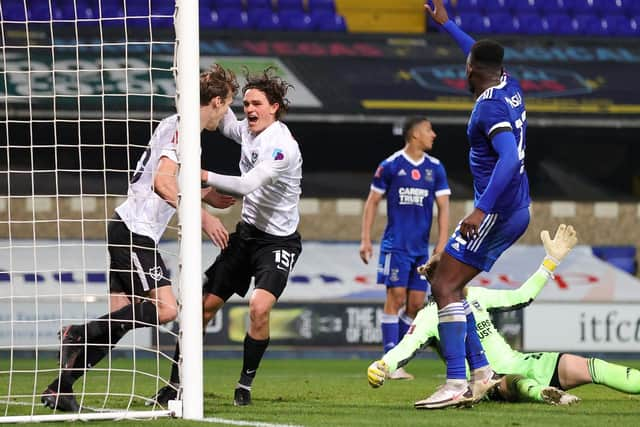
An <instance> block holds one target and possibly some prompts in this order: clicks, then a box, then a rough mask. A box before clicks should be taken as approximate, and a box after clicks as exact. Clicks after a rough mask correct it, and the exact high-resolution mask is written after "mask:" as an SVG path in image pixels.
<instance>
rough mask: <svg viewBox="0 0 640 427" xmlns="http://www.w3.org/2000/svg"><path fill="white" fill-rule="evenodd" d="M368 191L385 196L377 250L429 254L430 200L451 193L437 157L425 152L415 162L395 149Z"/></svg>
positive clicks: (377, 173)
mask: <svg viewBox="0 0 640 427" xmlns="http://www.w3.org/2000/svg"><path fill="white" fill-rule="evenodd" d="M371 190H373V191H376V192H378V193H381V194H386V197H387V226H386V228H385V230H384V234H383V236H382V241H381V242H380V250H381V251H383V252H402V253H406V254H408V255H411V256H419V255H426V254H428V250H429V233H430V231H431V220H432V216H433V203H434V201H435V198H436V197H438V196H443V195H448V194H451V190H450V189H449V183H448V182H447V174H446V172H445V169H444V166H443V165H442V163H441V162H440V160H438V159H436V158H435V157H432V156H429V155H426V154H425V155H424V157H423V158H422V160H421V161H419V162H414V161H413V160H411V159H410V158H409V157H408V156H407V155H406V154H405V153H404V150H400V151H397V152H396V153H394V154H393V155H391V156H389V157H388V158H387V159H385V160H384V161H382V163H380V165H379V166H378V169H377V170H376V173H375V176H374V178H373V182H372V184H371Z"/></svg>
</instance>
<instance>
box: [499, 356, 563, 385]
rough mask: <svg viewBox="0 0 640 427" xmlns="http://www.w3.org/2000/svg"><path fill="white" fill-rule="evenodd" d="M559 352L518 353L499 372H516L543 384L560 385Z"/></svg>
mask: <svg viewBox="0 0 640 427" xmlns="http://www.w3.org/2000/svg"><path fill="white" fill-rule="evenodd" d="M559 360H560V353H556V352H544V353H520V355H519V356H518V357H516V358H514V359H513V360H512V362H511V363H509V365H510V366H509V367H508V368H506V367H505V368H506V369H503V370H505V371H508V372H499V373H500V374H518V375H522V376H523V377H526V378H531V379H534V380H536V381H537V382H538V383H540V384H541V385H543V386H553V387H558V388H559V387H560V382H559V380H558V362H559Z"/></svg>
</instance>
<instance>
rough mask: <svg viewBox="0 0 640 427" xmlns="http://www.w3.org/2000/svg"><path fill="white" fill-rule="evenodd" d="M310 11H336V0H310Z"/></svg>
mask: <svg viewBox="0 0 640 427" xmlns="http://www.w3.org/2000/svg"><path fill="white" fill-rule="evenodd" d="M308 4H309V11H310V12H331V13H334V14H335V13H336V3H335V1H334V0H309V2H308Z"/></svg>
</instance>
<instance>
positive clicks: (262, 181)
mask: <svg viewBox="0 0 640 427" xmlns="http://www.w3.org/2000/svg"><path fill="white" fill-rule="evenodd" d="M272 163H273V162H269V161H264V162H260V163H258V164H257V165H256V166H255V167H254V168H253V169H251V170H250V171H249V172H247V173H246V174H244V175H242V176H234V175H222V174H219V173H215V172H207V171H202V172H201V178H202V181H203V182H204V183H206V184H207V185H210V186H211V187H215V188H216V189H218V190H221V191H222V192H223V193H225V194H231V195H240V196H246V195H247V194H249V193H251V192H253V191H255V190H257V189H258V188H260V187H262V186H263V185H267V184H273V183H274V182H275V180H276V179H277V178H278V176H279V172H278V170H277V169H276V168H275V167H274V166H273V164H272Z"/></svg>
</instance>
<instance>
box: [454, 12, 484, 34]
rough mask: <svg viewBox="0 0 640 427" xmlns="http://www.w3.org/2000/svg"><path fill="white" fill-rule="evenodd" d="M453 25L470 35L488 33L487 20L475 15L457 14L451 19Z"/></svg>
mask: <svg viewBox="0 0 640 427" xmlns="http://www.w3.org/2000/svg"><path fill="white" fill-rule="evenodd" d="M453 19H454V21H455V23H456V24H457V25H458V26H459V27H460V28H463V29H464V30H465V31H468V32H470V33H486V32H488V31H489V25H488V22H487V21H488V19H487V18H486V17H484V16H482V15H479V14H477V13H462V12H461V13H459V14H458V15H456V16H454V17H453Z"/></svg>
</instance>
